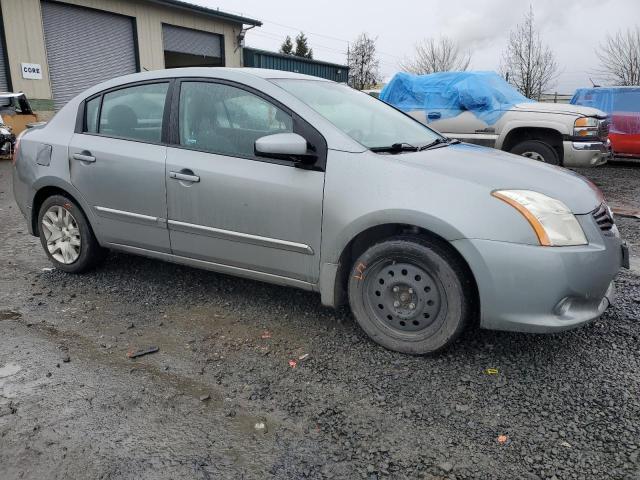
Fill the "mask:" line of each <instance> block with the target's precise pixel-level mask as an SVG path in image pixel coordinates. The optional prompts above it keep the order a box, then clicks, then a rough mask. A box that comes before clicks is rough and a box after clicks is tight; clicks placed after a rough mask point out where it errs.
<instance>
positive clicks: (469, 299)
mask: <svg viewBox="0 0 640 480" xmlns="http://www.w3.org/2000/svg"><path fill="white" fill-rule="evenodd" d="M14 162H15V168H14V177H13V178H14V192H15V197H16V201H17V203H18V205H19V207H20V210H21V211H22V212H23V214H24V215H25V217H26V220H27V225H28V227H29V231H30V233H32V234H33V235H37V236H39V237H40V239H41V241H42V246H43V247H44V251H45V253H46V255H47V256H48V257H49V258H50V260H51V262H53V264H54V265H55V266H56V268H58V269H60V270H63V271H65V272H69V273H81V272H84V271H86V270H88V269H90V268H92V267H94V266H96V265H97V264H98V263H99V262H100V261H101V260H103V259H104V257H105V252H106V251H107V250H119V251H122V252H128V253H132V254H137V255H144V256H148V257H152V258H157V259H160V260H166V261H171V262H177V263H181V264H185V265H191V266H193V267H198V268H205V269H210V270H214V271H216V272H222V273H227V274H232V275H238V276H243V277H248V278H251V279H255V280H261V281H266V282H271V283H276V284H280V285H287V286H292V287H298V288H302V289H306V290H312V291H316V292H319V293H320V296H321V300H322V303H323V304H325V305H328V306H333V307H336V306H339V305H341V304H343V303H349V305H350V306H351V309H352V311H353V313H354V316H355V318H356V320H357V321H358V323H359V324H360V326H361V327H362V328H363V329H364V331H365V332H366V333H368V334H369V336H370V337H371V338H372V339H373V340H375V341H376V342H378V343H379V344H381V345H383V346H385V347H387V348H390V349H393V350H398V351H402V352H407V353H414V354H422V353H429V352H434V351H437V350H440V349H442V348H444V347H445V346H447V345H449V344H450V343H451V342H452V341H454V340H455V339H456V337H457V336H458V335H459V334H460V332H461V331H462V330H463V329H464V328H465V327H466V326H467V325H469V324H470V323H471V322H474V321H479V322H480V325H481V326H482V327H485V328H491V329H502V330H513V331H522V332H552V331H557V330H564V329H568V328H572V327H576V326H578V325H581V324H584V323H585V322H588V321H591V320H593V319H595V318H597V317H598V316H599V315H600V314H602V312H603V311H604V310H605V309H606V308H607V306H608V305H609V304H610V303H611V302H612V299H613V290H614V288H613V278H614V276H615V275H616V273H617V272H618V270H619V268H620V267H621V265H624V264H625V263H627V262H628V253H627V251H626V247H625V246H624V243H623V242H622V241H621V239H620V236H619V234H618V230H617V228H616V226H615V224H614V221H613V216H612V215H611V211H610V209H609V208H608V207H607V205H606V203H605V202H604V199H603V197H602V195H601V193H600V192H599V191H598V189H597V188H596V187H595V186H594V185H593V184H591V183H589V182H588V181H586V180H585V179H583V178H582V177H580V176H578V175H576V174H573V173H571V172H569V171H567V170H564V169H561V168H558V167H552V166H549V165H545V164H541V163H538V162H535V161H531V160H528V159H525V158H522V157H518V156H514V155H511V154H507V153H503V152H499V151H496V150H492V149H486V148H482V147H478V146H473V145H467V144H462V143H459V142H456V141H452V140H450V139H448V138H445V137H443V136H442V135H440V134H439V133H437V132H435V131H434V130H431V129H429V128H428V127H427V126H425V125H423V124H421V123H419V122H418V121H416V120H414V119H412V118H411V117H409V116H407V115H405V114H404V113H402V112H400V111H398V110H396V109H394V108H392V107H390V106H388V105H386V104H385V103H383V102H380V101H378V100H376V99H375V98H372V97H370V96H369V95H366V94H364V93H361V92H357V91H355V90H352V89H350V88H349V87H347V86H344V85H339V84H336V83H333V82H330V81H325V80H321V79H318V78H314V77H308V76H304V75H297V74H292V73H286V72H280V71H274V70H259V69H225V68H194V69H174V70H166V71H156V72H144V73H139V74H135V75H131V76H127V77H122V78H118V79H114V80H111V81H108V82H105V83H103V84H100V85H97V86H95V87H93V88H91V89H89V90H87V91H86V92H84V93H82V94H81V95H79V96H78V97H76V98H75V99H73V100H71V101H70V102H69V103H68V104H67V105H66V106H65V107H64V108H62V109H61V110H60V111H59V112H58V114H57V115H56V116H55V117H54V118H53V119H52V120H51V121H50V122H49V123H48V124H47V125H45V126H39V127H35V128H32V129H29V130H28V131H27V132H26V133H25V134H24V135H22V137H21V138H20V139H19V145H18V146H17V147H16V153H15V158H14ZM178 300H179V299H178Z"/></svg>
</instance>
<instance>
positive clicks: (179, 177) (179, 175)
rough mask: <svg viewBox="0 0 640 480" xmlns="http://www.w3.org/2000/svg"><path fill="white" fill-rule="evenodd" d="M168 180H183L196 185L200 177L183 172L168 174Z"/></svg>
mask: <svg viewBox="0 0 640 480" xmlns="http://www.w3.org/2000/svg"><path fill="white" fill-rule="evenodd" d="M169 178H174V179H176V180H183V181H185V182H193V183H198V182H199V181H200V177H199V176H198V175H194V174H193V172H191V173H183V172H169Z"/></svg>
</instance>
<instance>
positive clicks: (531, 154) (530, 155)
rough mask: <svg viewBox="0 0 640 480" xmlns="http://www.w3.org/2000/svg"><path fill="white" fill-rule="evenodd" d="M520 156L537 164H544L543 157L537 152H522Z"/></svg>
mask: <svg viewBox="0 0 640 480" xmlns="http://www.w3.org/2000/svg"><path fill="white" fill-rule="evenodd" d="M522 156H523V157H527V158H530V159H531V160H537V161H538V162H544V157H543V156H542V155H540V154H539V153H538V152H523V153H522Z"/></svg>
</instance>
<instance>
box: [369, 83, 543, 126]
mask: <svg viewBox="0 0 640 480" xmlns="http://www.w3.org/2000/svg"><path fill="white" fill-rule="evenodd" d="M380 100H383V101H385V102H387V103H389V104H391V105H393V106H394V107H396V108H399V109H400V110H403V111H405V112H408V111H415V110H424V111H425V117H426V118H427V121H430V120H433V119H429V116H428V113H429V112H437V113H439V114H440V117H439V119H443V118H451V117H455V116H457V115H459V114H460V113H462V112H463V111H464V110H469V111H471V112H473V113H474V114H475V115H476V117H478V118H479V119H481V120H483V121H484V122H486V123H487V124H489V125H493V124H494V123H496V122H497V121H498V120H499V119H500V117H501V116H502V115H503V114H504V112H505V111H507V110H509V109H510V108H511V107H513V105H515V104H518V103H526V102H533V100H530V99H528V98H527V97H525V96H524V95H522V94H521V93H520V92H518V91H517V90H516V89H515V88H513V87H512V86H511V85H509V84H508V83H507V82H506V81H504V80H503V79H502V77H501V76H500V75H498V74H497V73H495V72H440V73H432V74H430V75H412V74H410V73H397V74H396V75H395V76H394V77H393V78H392V79H391V81H390V82H389V83H388V84H387V86H385V87H384V89H383V90H382V92H381V93H380Z"/></svg>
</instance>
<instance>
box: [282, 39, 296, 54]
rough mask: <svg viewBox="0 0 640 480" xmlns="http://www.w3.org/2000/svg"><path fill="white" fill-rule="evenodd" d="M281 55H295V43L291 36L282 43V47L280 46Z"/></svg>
mask: <svg viewBox="0 0 640 480" xmlns="http://www.w3.org/2000/svg"><path fill="white" fill-rule="evenodd" d="M280 53H284V54H286V55H293V42H292V41H291V37H290V36H289V35H287V38H285V39H284V42H282V45H281V46H280Z"/></svg>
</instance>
